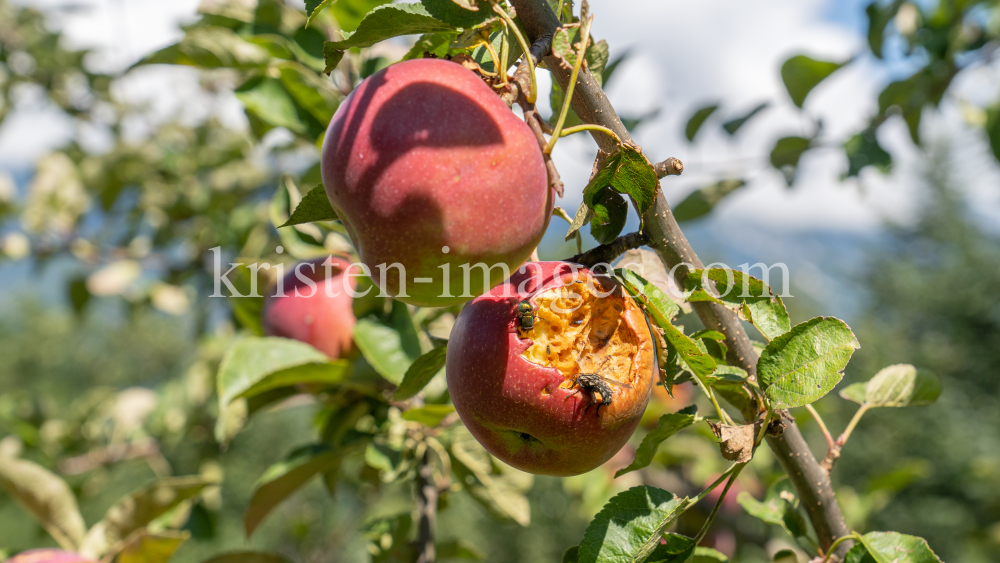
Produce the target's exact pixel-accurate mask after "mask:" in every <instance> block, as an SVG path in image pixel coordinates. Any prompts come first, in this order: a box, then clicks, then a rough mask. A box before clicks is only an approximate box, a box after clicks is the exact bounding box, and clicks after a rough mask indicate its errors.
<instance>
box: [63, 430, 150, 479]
mask: <svg viewBox="0 0 1000 563" xmlns="http://www.w3.org/2000/svg"><path fill="white" fill-rule="evenodd" d="M138 458H146V460H147V463H149V466H150V468H151V469H153V472H154V473H156V474H157V475H158V476H166V475H169V474H170V464H169V463H167V460H166V459H164V457H163V455H162V454H161V453H160V445H159V444H158V443H157V442H156V440H151V439H150V440H143V441H139V442H125V443H118V444H111V445H109V446H106V447H103V448H97V449H94V450H91V451H89V452H87V453H85V454H83V455H78V456H75V457H71V458H67V459H64V460H62V461H61V462H60V463H59V471H60V472H61V473H62V474H63V475H80V474H82V473H86V472H88V471H93V470H94V469H97V468H98V467H103V466H105V465H111V464H114V463H117V462H119V461H125V460H129V459H138Z"/></svg>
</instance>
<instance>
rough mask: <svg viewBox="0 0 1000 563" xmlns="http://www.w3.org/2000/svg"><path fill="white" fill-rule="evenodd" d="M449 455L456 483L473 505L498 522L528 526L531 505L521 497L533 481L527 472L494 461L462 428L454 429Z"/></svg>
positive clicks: (526, 499)
mask: <svg viewBox="0 0 1000 563" xmlns="http://www.w3.org/2000/svg"><path fill="white" fill-rule="evenodd" d="M450 453H451V458H452V470H453V471H454V472H455V475H456V476H457V477H458V482H459V483H462V487H463V489H464V490H465V491H466V492H468V493H469V495H470V496H472V498H473V499H475V500H476V502H478V503H479V504H481V505H482V506H483V507H484V508H485V509H486V510H487V511H489V512H490V513H491V514H493V515H494V516H496V517H498V518H500V519H503V520H513V521H514V522H517V523H518V524H520V525H522V526H528V525H529V524H531V506H530V504H529V503H528V498H527V497H526V496H525V495H524V494H525V492H527V491H528V490H530V489H531V486H532V483H533V482H534V478H533V476H532V475H531V474H530V473H524V472H523V471H518V470H517V469H514V468H513V467H510V466H507V465H504V464H501V463H499V462H496V461H495V460H494V459H493V458H492V456H490V454H489V452H487V451H486V449H485V448H483V446H481V445H480V444H479V442H477V441H476V439H475V438H474V437H473V436H472V434H471V433H469V431H468V430H467V429H465V427H464V426H460V427H459V428H456V429H455V432H454V435H453V437H452V443H451V448H450ZM495 468H496V469H499V470H500V473H499V474H497V471H496V469H495Z"/></svg>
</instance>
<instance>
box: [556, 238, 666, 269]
mask: <svg viewBox="0 0 1000 563" xmlns="http://www.w3.org/2000/svg"><path fill="white" fill-rule="evenodd" d="M646 242H647V241H646V234H645V233H643V232H642V231H639V232H635V233H629V234H627V235H622V236H620V237H618V238H616V239H615V240H613V241H611V242H609V243H608V244H602V245H601V246H598V247H597V248H592V249H590V250H588V251H587V252H584V253H583V254H577V255H576V256H574V257H572V258H568V259H567V260H566V261H567V262H576V263H577V264H580V265H583V266H586V267H588V268H593V267H594V266H596V265H597V264H611V262H613V261H614V260H615V258H618V257H619V256H621V255H622V254H625V252H626V251H629V250H633V249H635V248H639V247H640V246H646Z"/></svg>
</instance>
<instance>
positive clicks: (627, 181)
mask: <svg viewBox="0 0 1000 563" xmlns="http://www.w3.org/2000/svg"><path fill="white" fill-rule="evenodd" d="M608 186H611V187H612V188H613V189H614V190H615V191H616V192H618V193H620V194H625V195H627V196H629V198H630V199H631V200H632V205H634V206H635V209H636V211H637V212H638V213H639V217H640V220H641V218H642V214H643V213H645V212H646V211H647V210H649V208H650V207H651V206H652V205H653V201H654V200H655V199H656V194H657V193H659V191H660V179H659V178H657V177H656V172H655V171H654V170H653V165H652V164H650V163H649V160H647V159H646V157H645V156H644V155H643V154H642V153H641V152H639V151H638V150H637V149H636V148H635V147H634V146H632V145H628V144H624V145H622V146H621V148H620V150H619V151H618V152H616V153H615V154H613V155H611V156H610V157H608V159H607V160H606V161H604V166H603V167H602V168H601V169H600V170H599V171H598V172H597V174H596V175H594V179H593V180H591V181H590V183H588V184H587V187H586V188H584V190H583V201H584V203H586V204H587V205H588V206H590V207H594V202H595V201H596V200H597V199H598V198H597V196H598V195H599V194H600V193H601V192H602V191H603V190H604V188H606V187H608ZM616 236H617V235H616Z"/></svg>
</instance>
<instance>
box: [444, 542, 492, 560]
mask: <svg viewBox="0 0 1000 563" xmlns="http://www.w3.org/2000/svg"><path fill="white" fill-rule="evenodd" d="M434 552H435V554H436V555H437V557H438V559H465V560H467V561H485V560H486V554H485V553H483V552H482V551H479V549H478V548H477V547H476V546H474V545H472V544H471V543H469V542H467V541H465V540H448V541H445V542H441V543H439V544H436V545H435V546H434Z"/></svg>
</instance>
